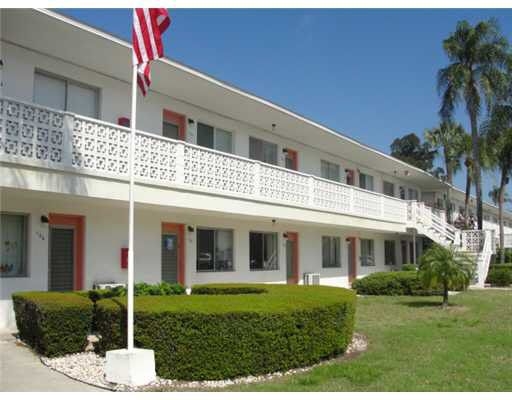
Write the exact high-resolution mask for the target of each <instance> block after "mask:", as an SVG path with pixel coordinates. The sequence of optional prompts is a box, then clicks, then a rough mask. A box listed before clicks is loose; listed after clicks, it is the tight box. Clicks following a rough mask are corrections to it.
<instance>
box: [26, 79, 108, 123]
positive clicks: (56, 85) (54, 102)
mask: <svg viewBox="0 0 512 400" xmlns="http://www.w3.org/2000/svg"><path fill="white" fill-rule="evenodd" d="M34 103H37V104H41V105H43V106H47V107H51V108H56V109H58V110H64V111H71V112H75V113H77V114H80V115H85V116H87V117H91V118H97V117H98V114H99V112H98V111H99V92H98V89H96V88H93V87H90V86H87V85H84V84H82V83H79V82H75V81H71V80H68V79H65V78H58V77H55V76H53V75H47V74H45V73H42V72H36V73H35V76H34Z"/></svg>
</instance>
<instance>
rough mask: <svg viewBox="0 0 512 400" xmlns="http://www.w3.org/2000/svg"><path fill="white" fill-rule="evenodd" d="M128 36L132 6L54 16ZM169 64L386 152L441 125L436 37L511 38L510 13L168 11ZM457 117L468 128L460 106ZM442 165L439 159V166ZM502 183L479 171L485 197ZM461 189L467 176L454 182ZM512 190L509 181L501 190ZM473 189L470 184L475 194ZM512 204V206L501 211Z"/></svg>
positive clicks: (442, 61)
mask: <svg viewBox="0 0 512 400" xmlns="http://www.w3.org/2000/svg"><path fill="white" fill-rule="evenodd" d="M57 11H58V12H61V13H63V14H66V15H68V16H70V17H72V18H75V19H78V20H80V21H82V22H85V23H87V24H89V25H92V26H95V27H97V28H100V29H102V30H104V31H107V32H109V33H112V34H114V35H116V36H119V37H121V38H123V39H125V40H131V39H130V38H131V18H132V16H131V10H130V9H116V10H112V9H110V10H108V9H107V10H106V9H102V10H93V9H60V10H57ZM169 13H170V15H171V19H172V23H171V27H170V29H169V30H168V31H167V32H166V34H165V37H164V43H165V54H166V56H167V57H168V58H171V59H173V60H176V61H178V62H181V63H183V64H186V65H188V66H191V67H193V68H195V69H198V70H200V71H202V72H205V73H206V74H208V75H211V76H213V77H215V78H218V79H220V80H223V81H226V82H228V83H230V84H233V85H235V86H237V87H239V88H241V89H243V90H246V91H249V92H251V93H254V94H256V95H258V96H260V97H263V98H265V99H267V100H270V101H272V102H274V103H277V104H279V105H282V106H285V107H287V108H289V109H291V110H293V111H295V112H297V113H299V114H301V115H304V116H306V117H308V118H310V119H312V120H314V121H316V122H319V123H322V124H324V125H326V126H328V127H330V128H332V129H334V130H336V131H338V132H341V133H343V134H344V135H347V136H350V137H352V138H354V139H357V140H359V141H361V142H363V143H365V144H368V145H371V146H372V147H374V148H377V149H379V150H381V151H384V152H386V153H389V152H390V149H389V146H390V144H391V142H392V141H393V139H395V138H396V137H399V136H402V135H404V134H408V133H411V132H414V133H416V134H417V135H418V136H420V137H421V138H423V135H424V131H425V129H427V128H432V127H434V126H436V125H437V124H438V123H439V117H438V110H439V105H440V98H439V95H438V93H437V88H436V74H437V71H438V70H439V69H440V68H442V67H444V66H446V65H447V64H448V59H447V57H446V56H445V54H444V52H443V49H442V41H443V39H445V38H446V37H447V36H448V35H449V34H450V33H451V32H453V31H454V30H455V26H456V24H457V22H458V21H460V20H464V19H465V20H468V21H469V22H471V23H473V24H474V23H476V22H478V21H481V20H485V19H489V18H491V17H494V18H497V20H498V22H499V25H500V27H501V30H502V32H503V34H504V35H505V36H506V37H507V38H508V39H509V40H510V41H511V42H512V10H502V9H501V10H492V9H485V10H483V9H474V10H464V9H458V10H446V9H445V10H417V9H416V10H396V9H395V10H389V9H387V10H382V9H380V10H362V9H346V10H345V9H337V10H313V9H300V10H299V9H287V10H283V9H272V10H269V9H266V10H254V9H239V10H238V9H222V10H221V9H169ZM456 120H457V121H458V122H460V123H462V124H463V126H464V127H465V128H466V129H467V130H468V131H469V118H468V116H467V114H465V112H464V109H463V108H461V109H460V110H458V111H457V113H456ZM436 162H437V163H438V164H439V165H441V162H442V160H441V159H440V158H439V160H437V161H436ZM498 183H499V176H498V173H485V174H484V188H483V193H484V196H485V199H487V200H488V196H487V193H488V192H489V190H490V189H492V187H493V185H497V184H498ZM455 184H456V185H457V186H458V187H459V188H461V189H464V185H465V171H464V170H462V171H461V172H459V173H458V174H457V175H456V176H455ZM511 188H512V184H510V185H509V187H508V191H509V193H510V191H511V190H510V189H511ZM473 193H474V188H473ZM507 208H509V209H510V208H511V206H510V205H509V206H507Z"/></svg>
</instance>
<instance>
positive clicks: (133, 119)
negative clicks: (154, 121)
mask: <svg viewBox="0 0 512 400" xmlns="http://www.w3.org/2000/svg"><path fill="white" fill-rule="evenodd" d="M136 122H137V65H134V66H133V74H132V115H131V123H130V157H129V166H128V167H129V171H130V185H129V194H128V202H129V211H128V318H127V320H128V327H127V328H128V329H127V330H128V336H127V342H128V344H127V346H128V351H131V350H133V347H134V340H133V328H134V325H133V324H134V318H133V295H134V293H133V283H134V282H133V277H134V256H133V254H134V243H133V230H134V229H133V226H134V199H133V187H134V175H135V132H136Z"/></svg>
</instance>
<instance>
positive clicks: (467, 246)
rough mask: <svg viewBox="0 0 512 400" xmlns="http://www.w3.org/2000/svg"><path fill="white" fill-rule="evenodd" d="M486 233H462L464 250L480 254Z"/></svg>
mask: <svg viewBox="0 0 512 400" xmlns="http://www.w3.org/2000/svg"><path fill="white" fill-rule="evenodd" d="M484 235H485V231H462V248H463V249H464V250H465V251H469V252H472V253H479V252H480V251H481V250H482V248H483V245H484Z"/></svg>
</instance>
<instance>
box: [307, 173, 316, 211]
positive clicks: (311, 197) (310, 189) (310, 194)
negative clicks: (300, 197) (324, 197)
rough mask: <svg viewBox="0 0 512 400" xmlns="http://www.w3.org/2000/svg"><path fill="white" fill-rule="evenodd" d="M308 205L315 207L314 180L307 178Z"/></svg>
mask: <svg viewBox="0 0 512 400" xmlns="http://www.w3.org/2000/svg"><path fill="white" fill-rule="evenodd" d="M308 204H309V205H310V206H311V207H314V205H315V178H313V177H312V176H310V177H308Z"/></svg>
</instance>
